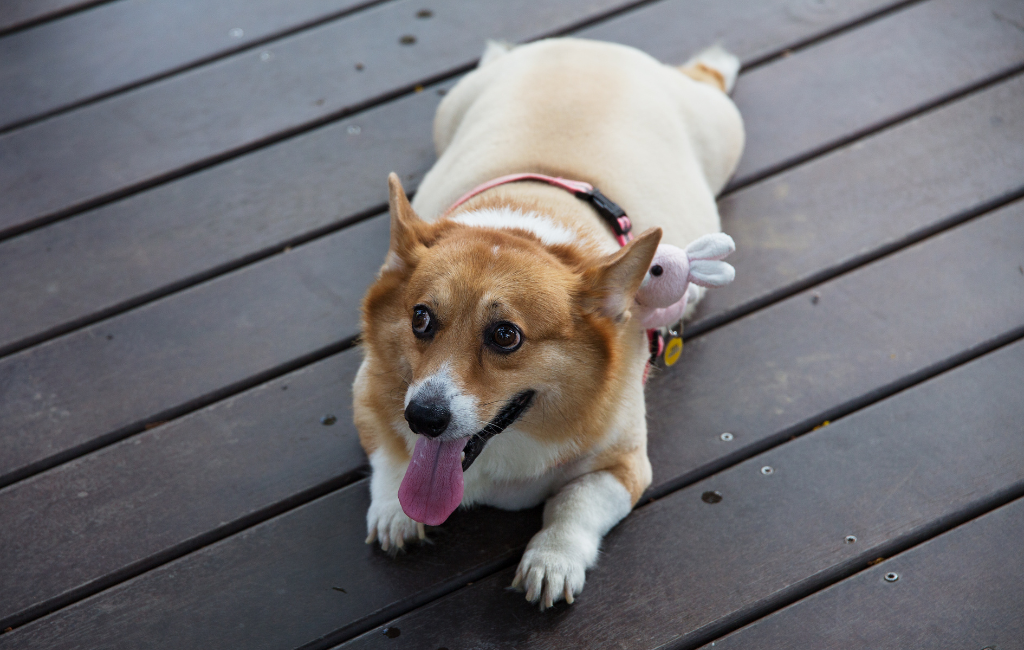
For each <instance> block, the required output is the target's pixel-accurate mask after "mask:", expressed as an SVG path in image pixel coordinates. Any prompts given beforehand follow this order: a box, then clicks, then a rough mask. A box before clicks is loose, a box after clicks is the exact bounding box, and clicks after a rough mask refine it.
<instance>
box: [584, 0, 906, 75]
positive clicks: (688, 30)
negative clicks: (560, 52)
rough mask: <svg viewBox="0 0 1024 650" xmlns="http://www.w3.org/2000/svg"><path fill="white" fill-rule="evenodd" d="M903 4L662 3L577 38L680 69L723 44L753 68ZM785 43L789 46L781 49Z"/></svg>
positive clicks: (873, 0)
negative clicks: (638, 51)
mask: <svg viewBox="0 0 1024 650" xmlns="http://www.w3.org/2000/svg"><path fill="white" fill-rule="evenodd" d="M902 4H906V2H903V1H901V0H897V1H895V2H893V1H891V0H890V1H887V2H879V1H877V0H852V1H849V2H846V1H843V2H836V1H835V0H826V1H824V2H822V1H820V0H789V1H788V2H691V1H688V0H663V1H662V2H654V3H651V4H649V5H646V6H644V7H643V9H642V10H638V11H630V12H626V13H624V14H622V15H621V16H616V17H614V18H611V19H609V20H604V21H601V22H600V23H598V24H596V25H593V26H591V27H587V28H585V29H582V30H580V31H579V32H578V33H577V34H578V35H579V36H580V37H582V38H593V39H597V40H601V41H614V42H616V43H623V44H624V45H631V46H633V47H636V48H639V49H641V50H643V51H644V52H647V53H648V54H651V55H652V56H654V57H655V58H657V59H660V60H662V61H664V62H666V63H677V64H678V63H683V62H685V61H687V60H689V58H690V57H691V56H693V55H694V53H696V52H698V51H700V50H702V49H704V48H706V47H708V46H710V45H712V44H714V43H718V44H719V45H722V46H723V47H725V48H726V49H727V50H729V51H730V52H732V53H733V54H735V55H736V56H738V57H739V58H740V60H741V61H742V62H743V63H744V65H749V64H750V63H753V62H756V61H762V60H764V59H765V58H766V57H772V56H774V55H777V54H779V53H780V52H782V51H783V50H785V49H790V48H794V47H797V46H799V45H801V44H804V43H807V42H809V41H814V40H816V39H819V38H822V37H824V36H825V35H827V34H830V33H832V32H834V31H836V30H840V29H843V28H844V27H847V26H849V25H851V24H854V23H858V22H860V21H864V20H867V19H870V18H871V17H873V16H876V15H878V14H879V13H882V12H885V11H889V10H892V9H893V8H895V7H898V6H900V5H902ZM782 43H785V45H781V46H780V44H782Z"/></svg>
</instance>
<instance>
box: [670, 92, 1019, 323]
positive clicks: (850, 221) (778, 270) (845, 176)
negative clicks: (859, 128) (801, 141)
mask: <svg viewBox="0 0 1024 650" xmlns="http://www.w3.org/2000/svg"><path fill="white" fill-rule="evenodd" d="M1021 169H1024V77H1021V76H1018V77H1014V78H1011V79H1010V80H1008V81H1006V82H1003V83H1001V84H997V85H996V86H994V87H992V88H990V89H988V90H985V91H982V92H980V93H978V94H976V95H971V96H968V97H966V98H964V99H962V100H960V101H957V102H954V103H952V104H947V105H945V106H943V107H942V108H941V109H939V110H935V111H931V112H929V113H925V114H923V115H921V116H919V117H916V118H914V119H912V120H909V121H908V122H906V123H903V124H901V125H899V126H897V127H894V128H892V129H889V130H886V131H883V132H881V133H879V134H876V135H874V136H872V137H869V138H864V139H861V140H858V141H857V142H856V143H855V144H853V145H852V146H846V147H843V148H841V149H839V150H836V151H835V152H833V153H831V154H829V155H827V156H823V157H821V158H817V159H815V160H814V161H813V162H811V163H809V164H805V165H801V166H799V167H797V168H795V169H792V170H789V171H787V172H785V173H782V174H778V175H776V176H773V177H772V178H770V179H767V180H765V181H763V182H761V183H758V184H756V185H753V186H750V187H748V188H745V189H743V190H740V191H739V192H734V193H732V194H729V195H728V196H726V197H725V198H723V199H722V200H720V201H719V210H720V212H721V214H722V220H723V223H724V224H725V227H726V230H727V231H728V232H729V234H730V235H732V236H733V238H734V239H735V240H736V241H737V243H738V244H737V246H738V248H737V251H736V253H735V254H734V255H733V256H732V257H730V261H731V262H732V263H733V264H734V265H736V267H737V268H739V269H743V270H746V272H741V273H739V274H738V275H737V277H736V281H735V282H733V284H731V285H729V286H727V287H724V288H722V289H716V290H715V291H711V292H709V293H708V295H707V297H706V298H705V299H704V302H703V304H702V305H701V311H700V314H699V315H698V317H697V319H696V320H695V321H694V322H693V323H691V325H690V326H689V327H688V331H692V332H697V331H700V330H702V329H705V328H707V327H708V326H711V325H714V324H716V323H719V322H722V321H724V320H726V319H729V318H733V317H735V315H736V314H737V313H742V312H744V311H746V310H749V309H751V308H752V307H754V306H756V305H758V304H762V303H763V302H764V301H766V300H769V299H772V298H773V297H774V296H777V295H778V292H779V289H780V288H781V287H786V288H787V290H790V288H791V287H794V286H802V285H807V284H809V283H811V282H814V281H815V280H817V279H820V278H821V277H822V276H823V275H828V274H832V273H836V272H838V271H840V270H842V269H844V268H848V267H849V266H850V265H851V264H855V263H858V261H860V260H863V259H864V257H865V256H870V255H876V254H878V252H879V251H884V250H886V249H888V248H889V247H892V246H898V245H901V244H902V243H904V242H907V241H909V240H913V239H914V238H917V237H920V236H923V235H925V234H927V233H929V232H933V231H934V230H935V229H936V228H941V227H944V226H945V225H947V224H949V223H951V222H956V221H957V220H959V219H962V218H963V217H964V216H969V215H970V214H972V213H974V212H975V211H977V210H978V209H980V208H982V207H983V206H986V205H988V204H990V203H991V202H992V201H1003V200H1006V198H1007V197H1011V196H1015V195H1019V193H1020V192H1021V191H1022V190H1024V174H1021V172H1020V170H1021Z"/></svg>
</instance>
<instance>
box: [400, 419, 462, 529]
mask: <svg viewBox="0 0 1024 650" xmlns="http://www.w3.org/2000/svg"><path fill="white" fill-rule="evenodd" d="M468 441H469V438H460V439H459V440H444V441H442V440H438V439H436V438H434V439H430V438H426V437H423V436H420V438H419V440H417V441H416V449H415V450H413V452H412V460H411V461H409V469H407V470H405V478H403V479H402V487H400V488H398V501H399V503H401V504H402V510H404V511H405V514H407V515H409V517H411V518H412V519H415V520H416V521H419V522H422V523H424V524H427V525H428V526H439V525H441V524H443V523H444V521H445V519H447V518H448V516H449V515H450V514H452V513H453V512H455V509H456V508H458V507H459V504H460V503H462V450H463V449H464V448H465V447H466V443H467V442H468Z"/></svg>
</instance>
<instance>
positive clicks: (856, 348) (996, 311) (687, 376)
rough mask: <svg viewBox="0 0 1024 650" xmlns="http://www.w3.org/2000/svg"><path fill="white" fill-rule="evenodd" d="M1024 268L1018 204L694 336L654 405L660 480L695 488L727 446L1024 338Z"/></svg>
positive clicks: (778, 433)
mask: <svg viewBox="0 0 1024 650" xmlns="http://www.w3.org/2000/svg"><path fill="white" fill-rule="evenodd" d="M954 260H955V261H954ZM1022 264H1024V201H1017V202H1015V203H1012V204H1010V205H1009V206H1007V207H1005V208H1002V209H1000V210H997V211H995V212H993V213H990V214H988V215H986V216H984V217H981V218H978V219H975V220H973V221H970V222H968V223H966V224H964V225H961V226H958V227H956V228H953V229H951V230H948V231H946V232H944V233H942V234H939V235H936V236H934V237H931V238H929V239H926V240H924V241H923V242H921V243H919V244H916V245H914V246H911V247H909V248H907V249H904V250H902V251H900V252H899V253H897V254H895V255H893V256H890V257H887V258H883V259H882V260H880V261H879V262H876V263H874V264H870V265H868V266H865V267H862V268H860V269H857V270H855V271H853V272H850V273H847V274H845V275H842V276H839V277H838V278H835V279H834V280H831V281H829V282H826V283H824V284H821V285H818V286H817V287H815V289H813V290H812V291H806V292H803V293H801V294H798V295H795V296H793V297H791V298H789V299H787V300H784V301H782V302H780V303H776V304H775V305H773V306H772V307H770V308H768V309H763V310H761V311H758V312H755V313H753V314H751V315H749V316H746V317H744V318H741V319H739V320H737V321H734V322H732V323H730V324H729V325H728V326H726V327H724V328H721V329H718V330H714V331H713V332H712V333H710V334H708V335H706V336H701V337H698V338H696V339H692V340H690V341H688V342H687V343H686V346H685V348H684V349H683V354H682V358H681V360H680V363H682V364H683V366H682V367H683V368H684V369H685V372H666V373H665V374H664V375H663V376H662V377H661V378H660V382H659V384H658V391H657V392H656V393H654V392H652V393H651V394H650V395H649V397H648V400H647V408H648V412H649V413H657V414H658V415H657V417H656V418H654V419H653V420H652V421H651V422H650V424H649V425H648V440H649V441H650V444H651V445H654V444H657V448H658V450H659V453H657V454H652V455H651V464H652V466H653V467H654V475H655V477H659V476H660V477H665V478H664V479H656V480H667V479H668V477H677V478H674V479H671V480H670V481H669V483H668V485H669V486H671V485H673V484H678V483H679V482H686V481H688V480H692V478H694V477H695V476H700V475H702V473H704V472H706V471H707V468H709V467H710V468H713V467H716V466H719V465H721V464H722V463H723V462H729V460H730V454H729V451H728V450H727V448H728V446H729V445H736V446H737V447H746V446H747V445H753V447H754V448H764V447H765V446H767V445H770V444H774V443H777V442H781V441H783V440H785V439H786V438H788V437H790V436H792V435H795V434H799V433H802V432H804V431H808V430H810V429H811V428H812V427H813V426H815V425H817V424H819V423H821V422H822V421H825V420H830V419H832V418H834V417H835V416H836V415H837V414H841V413H843V412H847V411H849V410H850V409H852V408H855V407H856V406H857V405H858V404H863V403H869V402H870V401H872V400H874V399H877V398H878V396H879V395H884V394H887V393H889V392H891V391H894V390H898V389H899V388H900V387H901V386H904V385H907V383H908V382H911V381H914V380H915V378H919V377H921V376H927V375H928V374H929V373H931V372H934V371H935V369H936V367H941V366H942V365H943V364H944V363H948V362H949V361H948V360H951V359H952V360H955V359H956V358H957V357H958V356H959V355H963V354H970V353H971V351H972V350H978V349H984V348H985V346H986V345H987V344H988V343H989V342H992V341H999V340H1002V339H1003V338H1004V337H1005V336H1007V335H1009V336H1018V335H1020V334H1024V273H1022V272H1021V270H1020V267H1021V265H1022ZM982 285H988V287H989V288H990V289H991V292H990V291H989V289H985V290H981V286H982ZM739 368H742V372H739V371H738V369H739ZM723 395H728V396H729V397H728V399H727V400H723ZM679 422H685V423H686V431H687V433H688V435H685V436H681V435H679V433H678V431H679V429H678V424H677V423H679ZM722 432H730V433H732V434H733V436H734V438H733V441H732V442H730V443H724V442H722V440H721V439H720V438H719V434H721V433H722ZM737 443H739V444H737ZM698 468H703V469H698Z"/></svg>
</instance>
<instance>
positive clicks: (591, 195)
mask: <svg viewBox="0 0 1024 650" xmlns="http://www.w3.org/2000/svg"><path fill="white" fill-rule="evenodd" d="M516 181H540V182H542V183H547V184H548V185H554V186H555V187H560V188H562V189H563V190H565V191H567V192H572V193H573V194H574V195H575V196H576V198H578V199H582V200H584V201H586V202H588V203H590V205H591V206H592V207H593V208H594V210H596V211H597V214H598V215H599V216H600V217H601V218H602V219H604V220H605V222H606V223H607V224H608V225H609V226H611V229H612V230H613V231H614V232H615V240H616V241H617V242H619V246H625V245H626V244H628V243H629V242H630V241H632V240H633V222H632V221H630V220H629V217H628V216H627V215H626V211H625V210H623V209H622V208H621V207H619V205H618V204H617V203H615V202H614V201H612V200H611V199H609V198H608V197H607V196H605V195H604V194H602V193H601V191H600V190H599V189H597V188H596V187H594V186H593V185H591V184H590V183H585V182H583V181H572V180H569V179H567V178H559V177H557V176H545V175H544V174H509V175H508V176H499V177H498V178H495V179H494V180H490V181H487V182H486V183H483V184H481V185H477V186H476V187H474V188H473V189H471V190H470V191H468V192H466V193H465V194H463V195H462V196H460V197H459V198H458V200H456V201H455V203H453V204H452V206H451V207H450V208H448V209H447V210H445V213H444V215H443V216H448V215H449V214H451V213H452V212H454V211H455V209H456V208H458V207H459V206H460V205H462V204H463V203H465V202H466V201H468V200H470V199H471V198H473V197H475V196H477V195H479V194H482V193H483V192H486V191H487V190H489V189H492V188H495V187H497V186H499V185H504V184H505V183H515V182H516ZM647 344H648V348H649V350H650V352H651V357H650V359H649V360H648V361H647V367H646V368H644V379H643V382H644V383H645V384H646V383H647V374H648V372H650V369H651V364H652V363H654V362H655V361H657V359H658V357H660V356H661V353H662V352H664V351H665V338H664V337H663V336H662V334H661V331H660V330H656V329H651V330H647Z"/></svg>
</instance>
